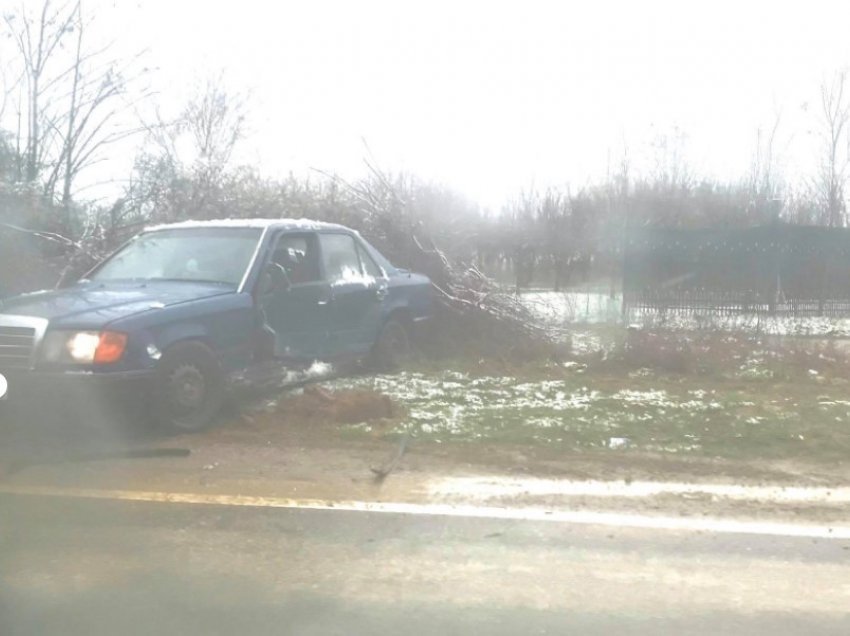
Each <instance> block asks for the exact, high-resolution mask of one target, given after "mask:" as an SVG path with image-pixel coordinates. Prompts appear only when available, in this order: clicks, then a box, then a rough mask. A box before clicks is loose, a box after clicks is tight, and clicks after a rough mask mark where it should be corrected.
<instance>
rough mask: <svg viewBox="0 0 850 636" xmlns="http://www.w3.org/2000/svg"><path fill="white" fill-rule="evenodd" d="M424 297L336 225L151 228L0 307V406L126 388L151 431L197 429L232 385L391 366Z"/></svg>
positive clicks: (234, 223) (417, 280) (415, 284)
mask: <svg viewBox="0 0 850 636" xmlns="http://www.w3.org/2000/svg"><path fill="white" fill-rule="evenodd" d="M430 289H431V285H430V282H429V280H428V279H427V278H426V277H425V276H422V275H419V274H414V273H411V272H409V271H407V270H403V269H399V268H396V267H394V266H393V265H392V264H390V262H389V261H387V259H386V258H384V257H383V256H382V255H381V254H380V253H379V252H378V251H377V250H376V249H375V248H374V247H373V246H372V245H370V244H369V243H368V242H366V241H365V240H364V239H363V238H362V237H361V236H360V235H359V234H358V233H357V232H355V231H353V230H350V229H348V228H345V227H343V226H340V225H333V224H329V223H320V222H315V221H309V220H303V219H299V220H290V219H280V220H265V219H262V220H223V221H205V222H187V223H178V224H172V225H163V226H158V227H153V228H150V229H148V230H146V231H145V232H143V233H141V234H139V235H138V236H136V237H135V238H134V239H133V240H131V241H130V242H129V243H127V244H126V245H124V247H122V248H121V249H119V250H118V251H117V252H116V253H115V254H114V255H112V256H111V257H110V258H108V259H107V260H105V261H104V262H103V263H101V264H100V265H98V266H97V267H96V268H95V269H94V270H92V271H91V272H90V273H89V274H88V275H87V276H86V277H85V278H83V279H82V280H80V281H79V282H78V283H76V284H75V285H73V286H71V287H68V288H65V289H61V290H55V291H44V292H36V293H32V294H24V295H21V296H16V297H12V298H6V299H4V300H2V301H0V374H2V375H3V376H4V377H5V379H6V381H7V384H8V389H7V393H8V395H7V398H8V400H9V401H14V400H15V399H18V400H22V399H24V396H26V397H27V399H29V400H37V399H38V395H39V394H42V393H43V392H44V391H54V390H59V389H64V388H66V387H74V389H82V390H83V391H92V392H93V393H95V392H97V393H98V394H102V392H101V391H100V389H102V388H103V387H106V393H107V394H114V393H116V392H118V391H120V390H124V392H126V390H128V389H129V391H130V392H131V393H132V394H134V395H144V396H148V397H150V400H149V402H150V405H151V406H152V410H153V412H154V414H155V416H156V418H157V419H158V420H159V421H160V422H161V423H163V424H164V425H166V426H168V427H170V428H172V429H176V430H183V431H190V430H199V429H201V428H203V427H204V426H206V425H207V424H209V422H210V421H211V420H212V419H213V417H214V416H215V414H216V413H217V411H218V410H219V408H220V407H221V405H222V402H223V396H224V394H225V392H226V389H227V388H228V386H229V385H230V384H231V383H232V382H234V380H235V379H236V378H246V377H250V378H259V379H261V378H262V377H263V376H264V374H266V373H267V372H268V373H269V374H271V373H277V372H278V371H279V369H280V368H282V367H286V368H293V367H298V366H303V365H305V364H309V362H310V361H313V360H327V361H341V360H346V359H362V358H367V357H368V358H371V359H372V360H373V361H374V362H375V363H376V364H378V365H380V366H383V367H392V366H394V365H395V364H396V363H397V362H398V360H399V359H400V358H401V357H402V356H404V355H405V353H406V352H407V351H408V349H409V346H410V336H411V334H412V331H413V329H414V327H415V326H416V325H417V323H420V322H421V321H423V320H425V319H427V318H428V317H429V315H430V311H431V294H430ZM0 407H2V402H0ZM0 412H2V410H0Z"/></svg>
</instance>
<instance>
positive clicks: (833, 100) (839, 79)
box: [815, 70, 850, 227]
mask: <svg viewBox="0 0 850 636" xmlns="http://www.w3.org/2000/svg"><path fill="white" fill-rule="evenodd" d="M820 106H821V113H820V117H821V120H820V137H821V142H822V150H821V152H822V155H821V162H820V165H819V167H818V168H819V169H818V175H817V177H816V181H815V189H816V192H817V195H818V197H819V198H820V200H821V204H822V206H823V210H824V214H825V219H824V221H825V222H826V225H828V226H829V227H841V226H843V225H844V224H845V222H846V211H847V207H846V204H845V199H844V194H845V193H844V189H845V186H846V184H847V178H848V176H850V175H848V168H850V152H848V150H850V147H848V144H849V143H850V137H848V121H849V120H850V95H848V94H847V71H846V70H841V71H838V72H837V73H835V75H834V76H833V77H832V79H831V80H829V81H824V82H823V83H822V84H821V88H820Z"/></svg>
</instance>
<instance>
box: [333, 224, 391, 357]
mask: <svg viewBox="0 0 850 636" xmlns="http://www.w3.org/2000/svg"><path fill="white" fill-rule="evenodd" d="M319 242H320V245H321V250H322V263H323V265H324V270H325V277H326V278H327V280H328V283H330V286H331V312H330V319H329V320H330V327H329V330H330V339H329V347H330V349H331V351H333V353H334V354H335V355H351V356H360V355H363V354H366V353H368V352H369V351H370V349H371V348H372V345H373V344H374V342H375V339H376V338H377V335H378V330H379V329H380V326H381V317H382V313H383V306H382V301H383V299H384V298H385V296H386V294H387V280H386V277H385V276H384V275H383V273H382V272H381V271H380V268H378V267H377V265H375V263H374V261H372V259H371V258H370V257H369V256H368V254H365V252H364V250H363V249H362V248H361V247H359V246H358V242H357V240H356V239H355V237H354V236H352V235H351V234H348V233H342V232H332V233H331V232H323V233H321V234H319ZM366 259H368V260H366Z"/></svg>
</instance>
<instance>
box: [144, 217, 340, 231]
mask: <svg viewBox="0 0 850 636" xmlns="http://www.w3.org/2000/svg"><path fill="white" fill-rule="evenodd" d="M216 227H221V228H228V227H229V228H258V229H261V230H266V229H280V230H345V231H347V232H351V231H353V230H351V228H347V227H345V226H344V225H339V224H337V223H326V222H325V221H314V220H313V219H212V220H208V221H181V222H178V223H165V224H161V225H152V226H149V227H146V228H145V232H154V231H158V230H180V229H191V228H216Z"/></svg>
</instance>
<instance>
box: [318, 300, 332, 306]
mask: <svg viewBox="0 0 850 636" xmlns="http://www.w3.org/2000/svg"><path fill="white" fill-rule="evenodd" d="M330 302H331V301H329V300H317V301H316V304H317V305H322V306H324V305H327V304H328V303H330Z"/></svg>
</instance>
